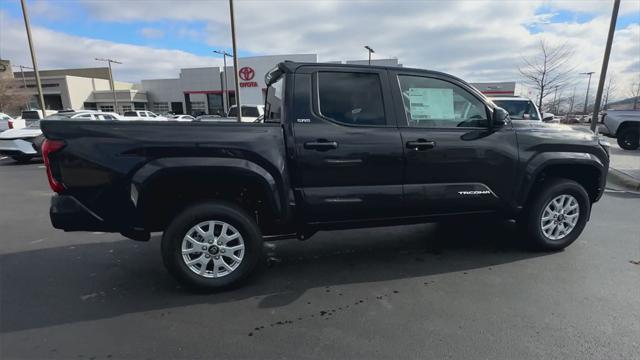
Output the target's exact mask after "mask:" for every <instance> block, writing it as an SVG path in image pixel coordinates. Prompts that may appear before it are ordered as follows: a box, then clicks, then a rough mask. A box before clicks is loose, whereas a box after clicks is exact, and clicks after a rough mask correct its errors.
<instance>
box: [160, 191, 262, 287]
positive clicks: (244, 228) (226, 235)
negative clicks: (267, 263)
mask: <svg viewBox="0 0 640 360" xmlns="http://www.w3.org/2000/svg"><path fill="white" fill-rule="evenodd" d="M261 255H262V236H261V235H260V229H259V228H258V226H257V224H256V223H255V221H254V220H253V219H252V218H251V217H249V216H248V215H247V214H246V213H245V212H244V211H242V210H241V209H239V208H237V207H235V206H233V205H231V204H227V203H204V204H199V205H195V206H192V207H190V208H188V209H186V210H184V211H183V212H182V213H180V214H179V215H178V216H177V217H176V218H175V219H174V220H173V221H172V222H171V224H169V227H167V229H166V231H165V232H164V235H163V237H162V258H163V261H164V264H165V266H166V267H167V269H168V270H169V272H170V273H171V274H172V275H173V276H174V277H175V278H176V279H177V280H178V281H180V282H181V283H183V284H184V285H186V286H187V287H189V288H191V289H194V290H201V291H206V290H217V289H223V288H228V287H231V286H234V285H237V284H239V283H241V282H242V281H243V280H245V279H246V278H247V277H248V276H249V275H250V274H251V272H252V271H253V269H254V268H255V266H256V264H257V263H258V261H259V259H260V257H261Z"/></svg>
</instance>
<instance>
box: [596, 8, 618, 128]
mask: <svg viewBox="0 0 640 360" xmlns="http://www.w3.org/2000/svg"><path fill="white" fill-rule="evenodd" d="M619 8H620V0H614V1H613V12H612V13H611V22H610V23H609V35H608V37H607V46H606V47H605V50H604V58H603V59H602V70H600V81H599V82H598V92H597V93H596V103H595V105H594V106H593V115H592V116H591V131H593V132H595V131H596V123H597V122H598V112H599V110H600V101H601V100H602V92H603V91H604V81H605V79H606V78H607V67H608V66H609V55H610V54H611V44H612V43H613V34H614V33H615V31H616V22H617V20H618V9H619Z"/></svg>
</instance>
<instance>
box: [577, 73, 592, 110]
mask: <svg viewBox="0 0 640 360" xmlns="http://www.w3.org/2000/svg"><path fill="white" fill-rule="evenodd" d="M593 74H595V72H593V71H589V72H583V73H580V75H589V82H588V83H587V95H585V97H584V110H583V111H582V113H583V114H585V115H587V104H588V103H589V88H590V87H591V75H593Z"/></svg>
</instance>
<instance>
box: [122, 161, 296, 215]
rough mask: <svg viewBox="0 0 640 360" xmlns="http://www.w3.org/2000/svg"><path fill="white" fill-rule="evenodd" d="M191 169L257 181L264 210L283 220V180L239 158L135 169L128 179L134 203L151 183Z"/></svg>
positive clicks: (157, 163) (165, 163) (156, 163)
mask: <svg viewBox="0 0 640 360" xmlns="http://www.w3.org/2000/svg"><path fill="white" fill-rule="evenodd" d="M192 169H206V170H208V171H216V172H224V173H231V174H233V175H234V176H238V177H242V178H251V179H252V180H256V181H257V182H258V183H259V184H260V185H261V186H262V188H263V191H265V197H266V199H267V202H268V203H267V206H268V207H269V208H270V209H271V210H272V211H273V214H274V215H275V216H276V218H282V216H283V214H284V209H283V206H282V205H283V204H284V203H285V202H284V196H285V195H286V191H285V189H284V187H285V184H284V182H283V181H282V179H278V178H276V177H274V176H273V175H272V174H271V173H269V172H268V171H267V170H265V169H264V168H263V167H261V166H260V165H258V164H256V163H254V162H252V161H249V160H246V159H238V158H221V157H206V158H205V157H171V158H160V159H155V160H152V161H150V162H148V163H146V164H145V165H143V166H142V167H141V168H140V169H138V170H137V171H136V172H135V173H134V174H133V176H132V177H131V185H132V187H133V186H135V191H137V193H138V199H137V200H136V201H134V202H136V203H137V202H144V196H145V194H144V190H145V188H146V187H147V185H148V184H150V183H151V182H152V181H154V180H156V179H158V178H160V177H162V176H165V175H169V174H175V173H176V172H178V171H184V170H192ZM132 192H133V189H132ZM132 197H133V195H132ZM132 200H133V199H132ZM136 207H137V206H136Z"/></svg>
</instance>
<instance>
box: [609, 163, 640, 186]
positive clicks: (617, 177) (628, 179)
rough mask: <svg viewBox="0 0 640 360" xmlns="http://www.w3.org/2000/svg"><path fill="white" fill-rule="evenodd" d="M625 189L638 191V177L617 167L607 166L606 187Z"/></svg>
mask: <svg viewBox="0 0 640 360" xmlns="http://www.w3.org/2000/svg"><path fill="white" fill-rule="evenodd" d="M609 187H611V188H613V189H616V190H627V191H640V179H637V178H635V177H633V176H631V175H629V174H627V173H625V172H623V171H620V170H618V169H614V168H611V167H610V168H609V174H608V175H607V188H609Z"/></svg>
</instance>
